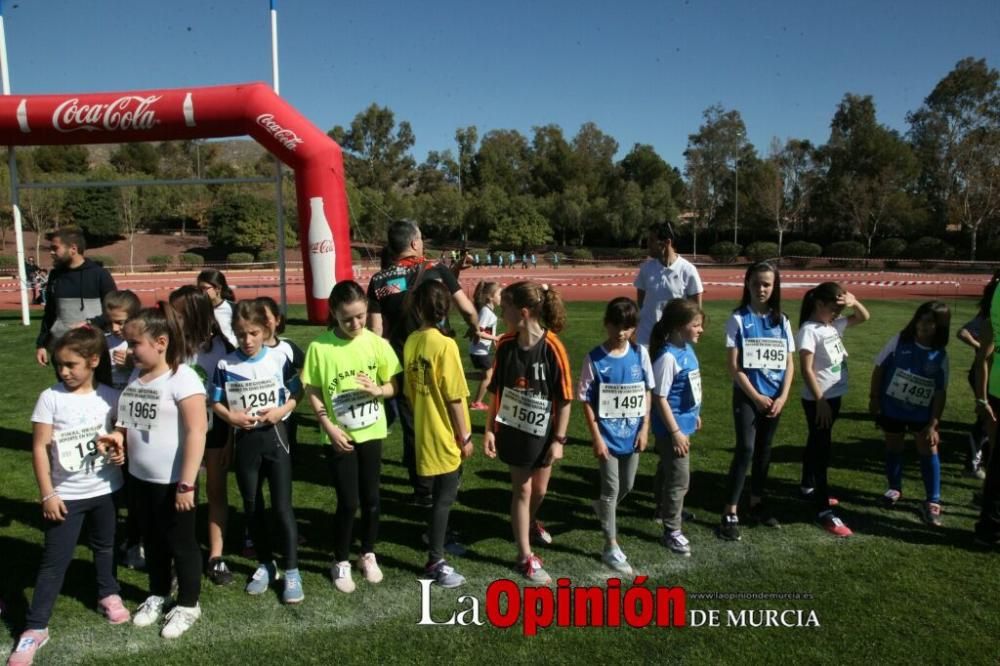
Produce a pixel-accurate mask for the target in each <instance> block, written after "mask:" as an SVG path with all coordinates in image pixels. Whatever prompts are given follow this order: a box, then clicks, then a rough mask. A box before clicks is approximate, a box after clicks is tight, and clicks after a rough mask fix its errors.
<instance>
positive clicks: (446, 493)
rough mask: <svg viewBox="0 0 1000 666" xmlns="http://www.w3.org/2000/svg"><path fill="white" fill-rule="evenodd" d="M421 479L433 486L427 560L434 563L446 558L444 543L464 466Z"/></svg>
mask: <svg viewBox="0 0 1000 666" xmlns="http://www.w3.org/2000/svg"><path fill="white" fill-rule="evenodd" d="M420 478H421V480H422V481H423V482H424V483H426V484H427V485H429V486H430V487H431V496H432V497H433V498H434V508H433V509H431V515H430V519H429V520H428V522H427V541H428V546H427V562H428V563H429V564H434V563H436V562H439V561H440V560H442V559H444V544H445V539H446V537H447V534H448V515H449V514H450V513H451V505H452V504H454V503H455V498H456V497H458V487H459V485H460V483H461V481H462V468H461V467H459V468H458V469H456V470H455V471H454V472H448V473H447V474H438V475H437V476H422V477H420Z"/></svg>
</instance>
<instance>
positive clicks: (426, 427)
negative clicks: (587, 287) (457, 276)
mask: <svg viewBox="0 0 1000 666" xmlns="http://www.w3.org/2000/svg"><path fill="white" fill-rule="evenodd" d="M412 305H413V309H414V311H415V312H416V313H417V315H418V316H419V318H420V322H421V325H420V328H419V329H418V330H416V331H414V332H413V333H411V334H410V337H408V338H407V339H406V345H405V346H404V347H403V366H404V367H405V375H404V380H403V386H404V391H405V393H406V397H407V399H408V400H409V401H410V404H411V405H412V407H413V422H414V428H413V429H414V433H415V435H416V458H417V474H418V475H419V476H422V477H430V482H431V489H432V490H431V497H432V499H433V502H434V504H433V507H432V508H431V516H430V524H429V525H428V541H429V543H428V558H427V564H426V566H425V570H424V574H425V576H426V577H427V578H430V579H432V580H433V581H434V582H435V583H437V584H438V585H440V586H441V587H458V586H459V585H462V584H463V583H465V577H464V576H462V575H461V574H459V573H458V572H457V571H455V570H454V569H453V568H452V567H451V566H449V565H448V563H447V562H445V559H444V541H445V534H446V532H447V529H448V513H449V512H450V511H451V505H452V503H453V502H454V501H455V497H456V496H457V495H458V485H459V481H460V479H461V477H462V460H463V459H465V458H468V457H469V456H471V455H472V432H471V430H470V420H469V406H468V404H467V399H468V397H469V386H468V384H466V383H465V372H464V370H463V369H462V357H461V356H460V355H459V352H458V345H457V344H455V340H454V339H452V338H451V337H449V336H448V335H446V333H449V334H450V333H451V331H450V330H449V329H448V328H447V326H448V310H449V308H450V307H451V294H450V293H448V289H447V288H446V287H445V286H444V285H443V284H441V283H440V282H437V281H436V280H428V281H426V282H424V283H423V284H421V285H420V286H419V287H417V289H416V290H415V291H414V292H413V304H412ZM442 329H444V330H442Z"/></svg>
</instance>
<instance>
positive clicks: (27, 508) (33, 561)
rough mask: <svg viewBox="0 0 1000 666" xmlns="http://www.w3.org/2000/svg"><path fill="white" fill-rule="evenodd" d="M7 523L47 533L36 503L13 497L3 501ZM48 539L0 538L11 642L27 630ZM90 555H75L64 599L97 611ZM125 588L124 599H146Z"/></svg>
mask: <svg viewBox="0 0 1000 666" xmlns="http://www.w3.org/2000/svg"><path fill="white" fill-rule="evenodd" d="M0 506H2V510H3V514H4V517H5V522H8V521H10V520H16V521H17V522H20V523H23V524H26V525H28V526H30V527H32V528H34V529H36V530H37V531H38V532H42V531H43V530H44V525H45V521H44V519H43V518H42V516H41V510H40V509H39V506H38V504H37V503H35V502H24V501H21V500H15V499H11V498H7V497H5V498H2V499H0ZM43 541H44V536H42V534H39V535H38V536H37V537H36V538H32V539H30V540H29V539H24V538H11V537H0V553H3V561H4V563H5V564H6V565H8V566H7V567H6V568H5V574H4V576H3V578H2V580H0V599H2V600H3V603H4V605H5V606H6V609H5V611H4V615H3V620H4V623H5V624H6V625H7V627H8V630H9V631H10V632H11V639H12V640H13V638H14V637H15V636H17V635H18V632H20V631H21V630H22V629H23V628H24V623H25V619H26V617H27V613H28V606H29V604H30V599H29V597H28V593H27V590H28V588H33V587H34V585H35V576H36V575H37V573H38V564H39V563H40V562H41V560H42V552H43V545H42V543H43ZM78 543H80V544H83V545H86V544H87V524H86V522H85V523H84V528H83V529H82V530H81V531H80V537H79V540H78ZM87 553H88V554H87V555H84V556H83V557H84V559H81V557H80V555H79V554H78V553H77V554H74V558H73V560H72V561H71V562H70V564H69V567H68V568H67V570H66V575H65V579H64V581H63V585H62V589H61V591H60V596H66V597H71V598H73V599H76V600H77V601H79V602H80V603H81V604H83V605H84V606H85V607H87V608H89V609H91V610H94V612H95V613H96V612H97V581H96V574H95V571H94V564H93V559H92V555H90V554H89V553H90V551H89V549H88V551H87ZM119 584H120V585H121V595H122V597H123V598H125V599H128V600H132V601H140V600H142V599H145V598H146V590H145V589H143V588H139V587H137V586H135V585H131V584H129V583H128V582H125V581H122V580H119Z"/></svg>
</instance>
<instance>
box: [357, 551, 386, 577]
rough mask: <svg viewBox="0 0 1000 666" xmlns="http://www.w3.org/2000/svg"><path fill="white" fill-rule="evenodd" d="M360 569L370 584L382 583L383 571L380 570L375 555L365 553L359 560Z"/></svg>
mask: <svg viewBox="0 0 1000 666" xmlns="http://www.w3.org/2000/svg"><path fill="white" fill-rule="evenodd" d="M358 568H359V569H361V573H362V575H364V577H365V580H366V581H368V582H369V583H372V584H376V583H381V582H382V570H381V569H379V568H378V560H376V559H375V553H365V554H364V555H362V556H361V559H359V560H358Z"/></svg>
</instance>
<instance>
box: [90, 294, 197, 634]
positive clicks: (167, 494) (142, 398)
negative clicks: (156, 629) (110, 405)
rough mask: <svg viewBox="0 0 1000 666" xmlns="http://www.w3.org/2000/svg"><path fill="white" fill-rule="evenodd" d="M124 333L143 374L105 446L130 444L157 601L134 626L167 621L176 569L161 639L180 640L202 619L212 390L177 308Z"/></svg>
mask: <svg viewBox="0 0 1000 666" xmlns="http://www.w3.org/2000/svg"><path fill="white" fill-rule="evenodd" d="M123 333H124V337H125V341H126V342H127V343H128V347H129V349H130V350H131V352H132V358H133V360H134V363H135V371H134V372H133V374H132V381H131V382H130V383H129V384H128V386H126V387H125V390H124V391H122V394H121V397H120V398H119V401H118V422H117V424H116V425H117V429H116V430H115V432H113V433H111V434H110V435H107V436H105V437H102V438H101V440H100V441H101V443H102V445H103V446H106V447H109V448H111V449H113V450H121V449H122V448H123V445H124V444H126V443H127V448H126V451H127V459H128V473H129V477H130V478H129V485H130V486H132V487H133V488H134V489H135V492H136V496H137V499H136V505H137V507H138V509H139V523H140V525H142V529H143V543H144V544H145V546H146V569H147V571H148V573H149V588H150V596H149V597H148V598H147V599H146V601H144V602H143V603H142V605H140V606H139V608H138V610H137V611H136V613H135V616H134V617H133V619H132V621H133V623H134V624H135V625H136V626H138V627H148V626H151V625H153V624H157V623H158V622H159V621H160V618H161V617H162V616H163V614H164V612H165V611H166V610H167V608H168V607H169V606H170V603H169V601H170V599H169V597H170V587H171V585H170V581H171V565H173V568H174V569H175V570H176V572H177V589H178V592H177V600H176V605H174V606H173V609H172V610H170V612H169V613H167V614H166V620H167V622H166V624H165V625H164V627H163V630H162V631H161V632H160V635H162V636H163V637H164V638H177V637H178V636H180V635H181V634H183V633H184V632H185V631H187V630H188V629H190V628H191V625H193V624H194V623H195V621H196V620H197V619H198V618H199V617H201V608H200V606H199V605H198V597H199V594H200V592H201V550H200V549H199V548H198V541H197V539H196V538H195V513H196V512H195V507H196V506H197V493H196V491H195V483H196V482H197V480H198V468H199V466H200V465H201V461H202V457H203V456H204V453H205V433H206V430H207V428H208V419H207V413H206V407H205V384H204V382H203V381H202V380H201V378H200V377H199V376H198V373H196V372H195V371H194V370H193V369H191V367H189V366H187V365H184V364H183V361H184V350H185V349H187V345H186V343H185V338H184V335H183V333H182V332H181V327H180V325H179V323H178V320H177V318H176V316H175V311H174V309H173V308H172V307H170V306H169V305H167V304H165V303H160V305H159V306H158V307H156V308H146V309H143V310H140V311H139V313H138V314H137V315H136V316H135V317H133V318H132V319H129V320H128V323H126V324H125V327H124V329H123Z"/></svg>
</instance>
